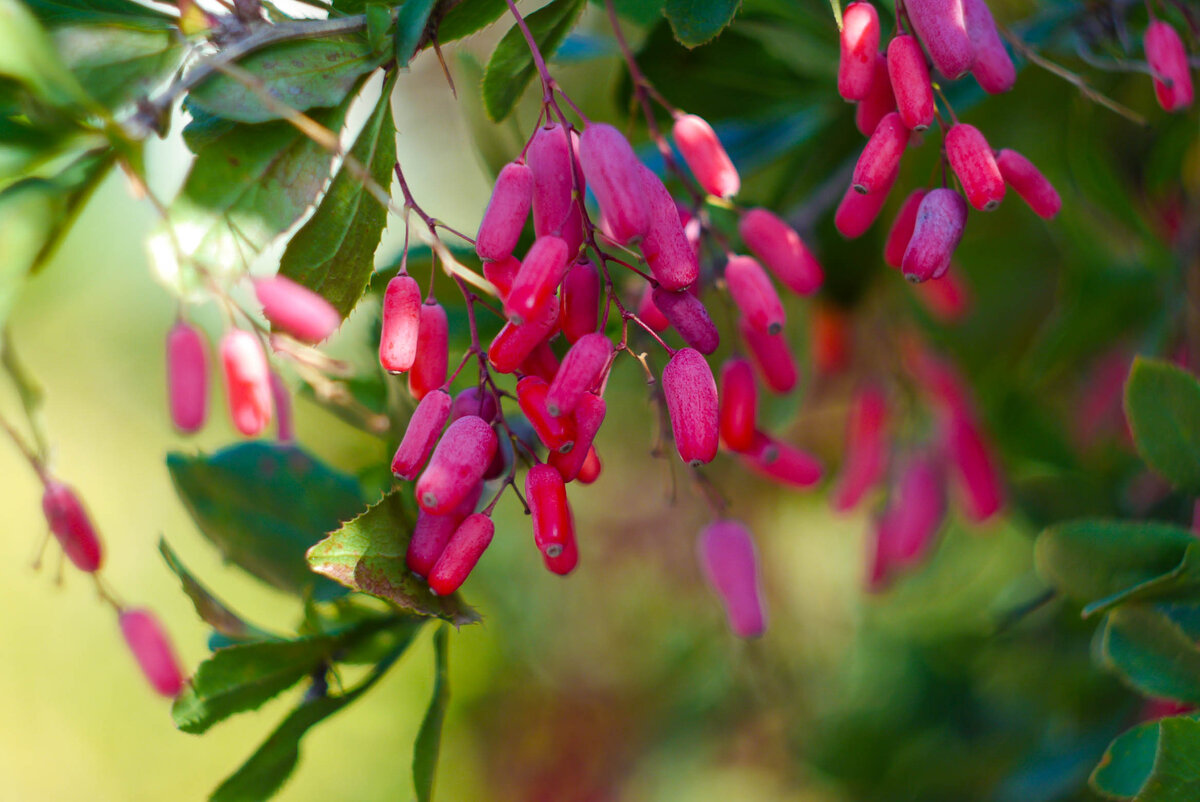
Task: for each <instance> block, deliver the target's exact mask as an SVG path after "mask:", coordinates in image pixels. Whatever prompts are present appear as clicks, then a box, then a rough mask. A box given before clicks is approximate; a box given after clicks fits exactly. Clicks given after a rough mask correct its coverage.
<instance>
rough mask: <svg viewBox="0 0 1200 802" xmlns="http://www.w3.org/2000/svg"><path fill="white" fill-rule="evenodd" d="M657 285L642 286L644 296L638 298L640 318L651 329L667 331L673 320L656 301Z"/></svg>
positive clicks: (638, 314)
mask: <svg viewBox="0 0 1200 802" xmlns="http://www.w3.org/2000/svg"><path fill="white" fill-rule="evenodd" d="M655 289H656V288H655V287H654V286H652V285H650V284H647V285H646V286H645V287H643V288H642V297H641V298H639V299H638V309H637V316H638V318H639V319H640V320H641V321H642V322H643V323H645V324H646V325H647V326H649V327H650V329H651V331H666V330H667V329H669V328H670V327H671V321H669V320H667V316H666V315H664V314H663V313H662V310H661V309H659V308H658V305H657V304H655V303H654V291H655Z"/></svg>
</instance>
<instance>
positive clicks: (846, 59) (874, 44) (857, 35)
mask: <svg viewBox="0 0 1200 802" xmlns="http://www.w3.org/2000/svg"><path fill="white" fill-rule="evenodd" d="M878 50H879V12H877V11H876V10H875V6H873V5H871V4H870V3H851V4H850V5H848V6H846V10H845V11H844V12H843V13H842V35H841V40H840V52H839V56H838V81H837V83H838V94H839V95H841V96H842V97H843V98H845V99H846V100H851V101H853V100H863V99H864V98H866V97H867V95H868V94H869V93H870V91H871V82H872V80H873V79H874V77H875V54H876V52H877V51H878Z"/></svg>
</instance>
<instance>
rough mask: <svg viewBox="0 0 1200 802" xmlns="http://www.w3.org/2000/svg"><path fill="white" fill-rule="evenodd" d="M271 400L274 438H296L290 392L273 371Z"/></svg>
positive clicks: (288, 439)
mask: <svg viewBox="0 0 1200 802" xmlns="http://www.w3.org/2000/svg"><path fill="white" fill-rule="evenodd" d="M271 402H272V403H273V404H274V405H275V439H276V440H278V441H279V442H281V443H290V442H291V441H293V440H295V439H296V428H295V424H294V423H293V421H292V393H291V391H290V390H288V386H287V385H286V384H284V383H283V379H281V378H280V377H279V374H278V373H276V372H275V371H271Z"/></svg>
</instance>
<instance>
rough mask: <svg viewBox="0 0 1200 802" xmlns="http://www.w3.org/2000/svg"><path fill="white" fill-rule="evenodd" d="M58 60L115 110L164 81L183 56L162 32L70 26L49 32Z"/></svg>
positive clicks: (173, 39) (175, 41)
mask: <svg viewBox="0 0 1200 802" xmlns="http://www.w3.org/2000/svg"><path fill="white" fill-rule="evenodd" d="M54 43H55V45H56V46H57V47H58V50H59V52H60V53H62V56H63V61H64V63H65V64H66V65H67V67H69V68H70V69H71V71H72V72H73V73H74V74H75V76H76V77H77V78H78V79H79V83H80V84H81V85H82V86H83V88H84V89H86V90H87V92H88V93H89V94H90V95H91V96H92V97H93V98H95V99H96V100H97V101H99V102H100V103H101V104H103V105H104V106H107V107H108V108H110V109H115V108H119V107H121V106H124V105H127V104H128V103H130V102H132V101H134V100H137V99H138V98H143V97H148V96H149V95H150V93H151V90H153V89H154V88H156V87H157V86H159V85H160V84H161V83H163V81H165V80H167V79H168V78H169V77H170V75H171V73H172V71H174V70H175V68H176V67H177V66H178V65H179V62H180V60H181V59H182V58H183V45H182V43H181V42H180V41H179V40H178V39H177V38H176V36H174V35H172V33H171V32H169V31H165V30H138V29H136V28H121V27H115V26H107V25H70V26H65V27H62V28H59V29H57V30H56V31H55V32H54Z"/></svg>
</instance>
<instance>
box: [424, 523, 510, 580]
mask: <svg viewBox="0 0 1200 802" xmlns="http://www.w3.org/2000/svg"><path fill="white" fill-rule="evenodd" d="M495 533H496V525H495V524H494V523H492V519H491V518H489V517H488V516H487V515H484V514H483V513H482V512H477V513H475V514H474V515H468V516H467V519H466V520H465V521H463V522H462V523H461V524H459V526H458V528H457V529H455V530H454V534H453V535H451V536H450V542H448V543H447V544H446V548H445V549H443V550H442V554H441V556H440V557H438V560H437V563H435V564H434V566H433V570H432V571H430V572H429V589H430V590H432V591H433V592H434V593H436V594H438V595H439V596H448V595H450V594H451V593H453V592H454V591H456V590H458V588H459V587H460V586H461V585H462V583H463V582H465V581H466V580H467V577H468V576H470V575H471V572H472V571H474V570H475V566H476V565H477V564H478V563H479V558H480V557H482V556H483V552H484V551H485V550H486V549H487V547H488V545H489V544H490V543H491V542H492V535H494V534H495Z"/></svg>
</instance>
